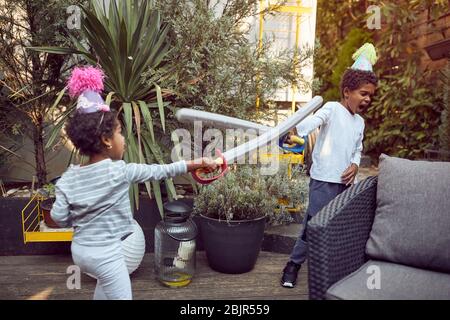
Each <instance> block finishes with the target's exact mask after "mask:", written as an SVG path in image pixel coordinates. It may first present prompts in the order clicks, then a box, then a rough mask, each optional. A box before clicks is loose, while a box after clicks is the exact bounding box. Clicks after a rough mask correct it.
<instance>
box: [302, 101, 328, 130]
mask: <svg viewBox="0 0 450 320" xmlns="http://www.w3.org/2000/svg"><path fill="white" fill-rule="evenodd" d="M332 112H333V104H332V103H326V104H325V105H324V106H323V107H322V108H320V109H319V110H318V111H317V112H316V113H315V114H313V115H312V116H308V117H307V118H306V119H305V120H303V121H302V122H300V123H299V124H298V125H297V126H296V129H297V134H298V136H300V137H304V136H307V135H308V134H309V133H310V132H311V131H313V130H314V129H317V128H318V127H320V126H321V125H323V124H325V123H327V122H328V120H329V119H330V116H331V113H332Z"/></svg>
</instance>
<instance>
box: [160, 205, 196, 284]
mask: <svg viewBox="0 0 450 320" xmlns="http://www.w3.org/2000/svg"><path fill="white" fill-rule="evenodd" d="M191 213H192V206H189V205H188V204H186V203H185V202H183V201H181V200H176V201H171V202H167V203H165V204H164V219H163V220H161V221H160V222H159V223H158V224H157V225H156V228H155V274H156V277H157V278H158V280H159V281H161V282H162V283H163V284H164V285H166V286H169V287H184V286H186V285H188V284H189V283H190V282H191V281H192V278H193V277H194V274H195V264H196V262H195V249H196V243H195V238H196V237H197V233H198V231H197V226H196V225H195V222H194V221H192V219H190V215H191Z"/></svg>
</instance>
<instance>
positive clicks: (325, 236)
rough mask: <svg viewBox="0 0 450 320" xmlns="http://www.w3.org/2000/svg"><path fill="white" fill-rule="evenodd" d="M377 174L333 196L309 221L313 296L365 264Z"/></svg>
mask: <svg viewBox="0 0 450 320" xmlns="http://www.w3.org/2000/svg"><path fill="white" fill-rule="evenodd" d="M376 191H377V177H369V178H367V179H365V180H363V181H361V182H359V183H357V184H355V185H353V186H352V187H350V188H348V189H347V190H345V191H344V192H343V193H341V194H340V195H338V196H337V197H336V198H335V199H333V200H332V201H331V202H330V203H329V204H328V205H327V206H325V207H324V208H323V209H322V210H321V211H320V212H319V213H317V215H315V216H314V217H313V218H312V219H311V220H310V221H309V223H308V227H307V229H306V233H307V234H306V237H307V240H308V243H309V246H308V283H309V297H310V299H324V298H325V293H326V291H327V290H328V288H329V287H330V286H331V285H333V284H334V283H336V282H337V281H339V280H340V279H342V278H344V277H345V276H347V275H348V274H350V273H352V272H353V271H355V270H357V269H358V268H359V267H360V266H362V265H363V264H364V263H365V262H366V260H367V258H366V256H365V248H366V242H367V240H368V238H369V234H370V230H371V228H372V224H373V219H374V216H375V209H376Z"/></svg>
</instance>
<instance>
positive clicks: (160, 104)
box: [155, 83, 166, 133]
mask: <svg viewBox="0 0 450 320" xmlns="http://www.w3.org/2000/svg"><path fill="white" fill-rule="evenodd" d="M155 88H156V94H157V99H158V108H159V116H160V118H161V125H162V129H163V131H164V133H165V132H166V120H165V116H164V103H163V99H162V94H161V88H160V87H159V86H158V85H157V84H156V83H155Z"/></svg>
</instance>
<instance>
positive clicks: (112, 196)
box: [51, 159, 187, 246]
mask: <svg viewBox="0 0 450 320" xmlns="http://www.w3.org/2000/svg"><path fill="white" fill-rule="evenodd" d="M186 172H187V165H186V162H185V161H178V162H174V163H171V164H165V165H156V164H153V165H147V164H136V163H130V164H127V163H125V162H124V161H122V160H120V161H112V160H111V159H105V160H102V161H99V162H96V163H94V164H91V165H88V166H83V167H80V166H79V165H71V166H70V167H69V169H68V170H67V171H66V172H65V173H64V174H63V175H62V176H61V178H60V179H59V180H58V182H57V183H56V185H55V193H56V201H55V203H54V204H53V208H52V211H51V217H52V219H53V220H54V221H55V222H56V223H57V224H58V225H59V226H61V227H73V228H74V236H73V241H75V242H77V243H78V244H81V245H87V246H104V245H109V244H111V243H112V242H114V241H117V240H118V239H122V238H124V237H126V236H127V235H129V234H131V233H132V230H133V228H132V219H133V215H132V212H131V205H130V199H129V188H130V184H131V183H134V182H144V181H147V180H161V179H164V178H169V177H174V176H176V175H180V174H183V173H186Z"/></svg>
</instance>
